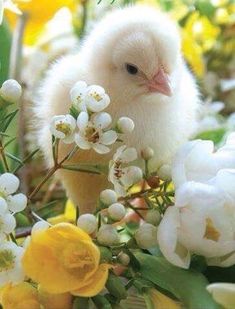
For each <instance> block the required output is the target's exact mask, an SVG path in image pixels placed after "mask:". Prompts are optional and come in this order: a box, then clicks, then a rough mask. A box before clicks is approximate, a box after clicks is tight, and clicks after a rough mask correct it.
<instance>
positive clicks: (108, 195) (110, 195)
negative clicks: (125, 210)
mask: <svg viewBox="0 0 235 309" xmlns="http://www.w3.org/2000/svg"><path fill="white" fill-rule="evenodd" d="M100 200H101V202H103V203H104V204H105V205H111V204H113V203H116V202H117V193H116V192H115V191H113V190H110V189H106V190H103V191H102V192H101V193H100Z"/></svg>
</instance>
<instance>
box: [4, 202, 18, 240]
mask: <svg viewBox="0 0 235 309" xmlns="http://www.w3.org/2000/svg"><path fill="white" fill-rule="evenodd" d="M15 227H16V220H15V218H14V216H13V215H12V214H10V213H9V211H8V207H7V203H6V201H5V200H4V198H2V197H0V240H1V241H2V240H3V239H5V238H6V235H9V234H10V233H12V232H13V231H14V229H15Z"/></svg>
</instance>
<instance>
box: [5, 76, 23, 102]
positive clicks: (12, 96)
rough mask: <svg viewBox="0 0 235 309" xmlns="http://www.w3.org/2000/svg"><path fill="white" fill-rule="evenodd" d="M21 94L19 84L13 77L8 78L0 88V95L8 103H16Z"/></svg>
mask: <svg viewBox="0 0 235 309" xmlns="http://www.w3.org/2000/svg"><path fill="white" fill-rule="evenodd" d="M21 94H22V88H21V85H20V84H19V83H18V82H17V81H16V80H14V79H8V80H6V81H5V82H4V83H3V84H2V87H1V88H0V95H1V97H2V98H3V99H4V100H5V101H7V102H10V103H16V102H17V101H18V100H19V98H20V97H21Z"/></svg>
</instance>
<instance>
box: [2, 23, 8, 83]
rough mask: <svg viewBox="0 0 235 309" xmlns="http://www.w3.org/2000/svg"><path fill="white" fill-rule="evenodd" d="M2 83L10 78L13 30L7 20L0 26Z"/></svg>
mask: <svg viewBox="0 0 235 309" xmlns="http://www.w3.org/2000/svg"><path fill="white" fill-rule="evenodd" d="M0 46H1V48H0V65H1V66H0V85H2V83H3V82H4V81H5V80H6V79H7V78H8V71H9V60H10V59H9V55H10V50H11V32H10V29H9V27H8V25H7V22H6V20H3V23H2V25H1V26H0Z"/></svg>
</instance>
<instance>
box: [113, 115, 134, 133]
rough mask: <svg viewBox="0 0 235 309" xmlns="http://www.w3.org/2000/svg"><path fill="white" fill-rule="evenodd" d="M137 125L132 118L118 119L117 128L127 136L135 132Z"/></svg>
mask: <svg viewBox="0 0 235 309" xmlns="http://www.w3.org/2000/svg"><path fill="white" fill-rule="evenodd" d="M134 127H135V124H134V121H133V120H132V119H131V118H128V117H121V118H119V119H118V122H117V128H118V130H119V131H120V132H121V133H124V134H127V133H131V132H132V131H133V130H134Z"/></svg>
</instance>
